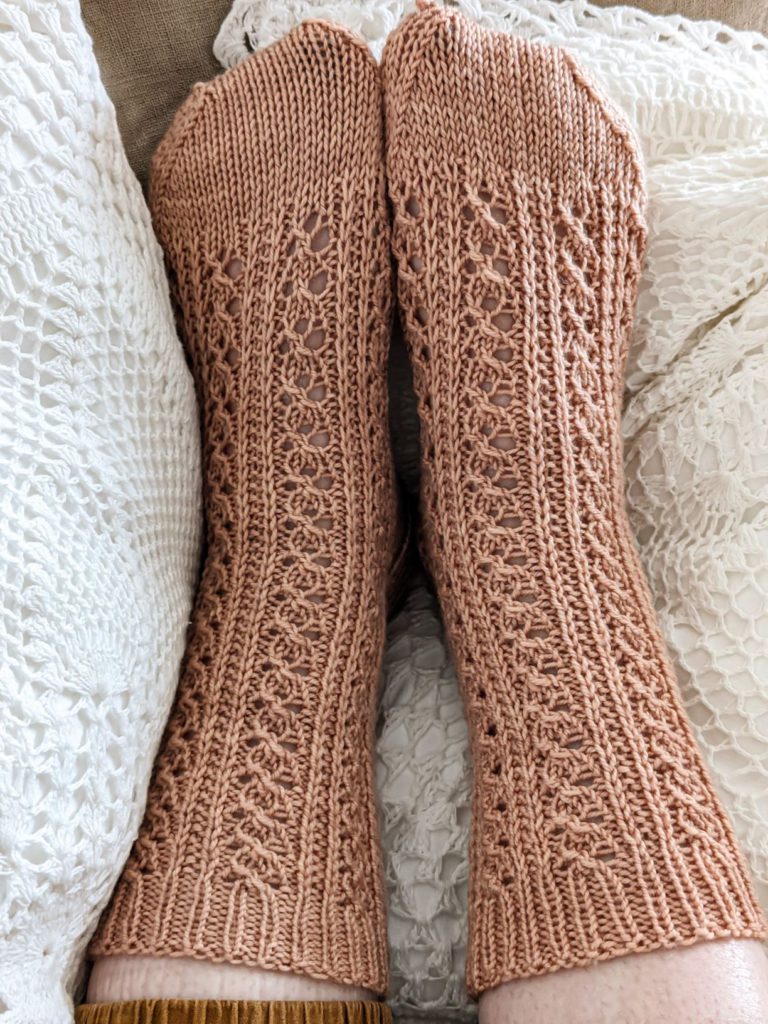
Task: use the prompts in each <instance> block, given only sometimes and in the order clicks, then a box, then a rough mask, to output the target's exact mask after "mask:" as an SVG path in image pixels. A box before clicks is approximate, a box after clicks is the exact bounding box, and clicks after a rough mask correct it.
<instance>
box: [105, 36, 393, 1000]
mask: <svg viewBox="0 0 768 1024" xmlns="http://www.w3.org/2000/svg"><path fill="white" fill-rule="evenodd" d="M151 194H152V209H153V217H154V220H155V225H156V228H157V231H158V234H159V236H160V238H161V241H162V243H163V246H164V249H165V252H166V257H167V261H168V266H169V270H170V273H171V276H172V280H173V291H174V293H175V298H176V303H177V307H178V315H179V323H180V327H181V332H182V334H183V336H184V340H185V343H186V346H187V349H188V352H189V355H190V359H191V362H192V366H193V371H194V375H195V379H196V384H197V391H198V398H199V403H200V409H201V428H202V439H203V449H204V469H205V512H206V538H207V554H206V560H205V565H204V571H203V575H202V581H201V584H200V589H199V593H198V598H197V602H196V607H195V612H194V616H193V620H192V623H191V627H190V633H189V638H188V646H187V652H186V659H185V667H184V671H183V674H182V678H181V681H180V685H179V690H178V694H177V699H176V703H175V706H174V710H173V712H172V715H171V718H170V721H169V724H168V727H167V731H166V735H165V737H164V740H163V744H162V748H161V751H160V754H159V756H158V759H157V761H156V765H155V771H154V776H153V782H152V786H151V790H150V793H149V799H148V805H147V811H146V816H145V819H144V823H143V825H142V828H141V831H140V834H139V837H138V839H137V841H136V843H135V845H134V848H133V851H132V853H131V855H130V858H129V860H128V862H127V864H126V866H125V869H124V871H123V874H122V877H121V879H120V881H119V884H118V886H117V888H116V890H115V892H114V894H113V897H112V901H111V903H110V906H109V907H108V908H107V910H106V911H105V914H104V915H103V918H102V921H101V924H100V927H99V930H98V932H97V934H96V936H95V938H94V940H93V942H92V944H91V954H92V955H94V956H108V955H111V954H117V953H122V954H131V953H133V954H145V955H154V954H156V955H170V956H182V955H183V956H192V957H198V958H203V959H208V960H213V961H225V962H230V963H236V964H250V965H252V966H257V967H262V968H268V969H272V970H280V971H290V972H295V973H299V974H305V975H309V976H312V977H316V978H329V979H332V980H334V981H336V982H340V983H346V984H350V985H356V986H361V987H364V988H368V989H371V990H373V991H375V992H378V993H381V992H383V991H384V990H385V988H386V983H387V955H386V918H385V906H384V896H383V885H382V870H381V864H380V852H379V840H378V825H377V818H376V808H375V800H374V790H373V768H372V734H373V716H374V709H375V698H376V690H377V682H378V673H379V664H380V659H381V652H382V644H383V637H384V623H385V589H386V582H387V570H388V567H389V564H390V562H391V560H392V558H393V555H394V538H395V529H396V524H395V520H396V514H395V499H394V491H393V475H392V468H391V460H390V454H389V448H388V433H387V422H386V382H385V363H386V355H387V347H388V331H389V322H390V310H391V270H390V262H389V232H388V223H387V215H386V200H385V189H384V181H383V158H382V125H381V95H380V84H379V78H378V69H377V67H376V65H375V63H374V62H373V60H372V58H371V57H370V55H369V54H368V52H367V50H366V49H365V47H364V46H363V44H362V43H359V42H358V41H356V40H355V39H354V38H353V37H352V36H351V35H350V34H349V33H348V32H346V31H345V30H343V29H337V28H334V27H332V26H329V25H325V24H323V23H319V22H306V23H303V24H302V25H300V26H299V27H298V28H296V29H295V30H294V31H293V32H292V33H291V34H290V35H289V36H288V37H286V38H285V39H283V40H282V41H280V42H279V43H277V44H275V45H273V46H272V47H270V48H269V49H267V50H265V51H262V52H260V53H258V54H255V55H254V56H253V57H252V58H250V59H249V60H248V61H246V62H245V63H243V64H242V65H240V66H238V67H237V68H235V69H233V70H232V71H229V72H227V73H225V74H224V75H222V76H221V77H220V78H219V79H217V80H215V81H214V82H213V83H211V84H209V85H206V86H201V87H198V88H197V89H196V90H195V91H194V92H193V95H192V96H191V98H190V99H189V101H188V102H187V104H186V105H185V107H184V108H182V110H181V111H180V113H179V114H178V115H177V118H176V120H175V122H174V124H173V126H172V128H171V130H170V132H169V134H168V136H167V137H166V138H165V140H164V141H163V143H162V144H161V146H160V148H159V150H158V153H157V155H156V157H155V160H154V164H153V175H152V189H151ZM254 1019H255V1018H254ZM259 1019H260V1018H259ZM265 1019H266V1018H265ZM269 1019H272V1018H269ZM323 1019H324V1018H323ZM355 1019H356V1018H355Z"/></svg>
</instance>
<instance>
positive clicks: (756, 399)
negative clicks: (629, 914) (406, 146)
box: [215, 0, 768, 1021]
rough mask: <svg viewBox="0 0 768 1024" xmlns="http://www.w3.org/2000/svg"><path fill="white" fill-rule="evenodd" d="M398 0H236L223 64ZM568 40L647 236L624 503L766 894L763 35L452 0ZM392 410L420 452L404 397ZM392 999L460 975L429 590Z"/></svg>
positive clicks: (412, 725)
mask: <svg viewBox="0 0 768 1024" xmlns="http://www.w3.org/2000/svg"><path fill="white" fill-rule="evenodd" d="M412 6H413V4H412V3H408V2H402V0H362V2H357V3H348V2H345V0H335V2H323V0H286V2H284V3H282V4H274V3H269V2H268V0H267V2H265V0H234V4H233V9H232V12H231V14H230V15H229V17H228V18H227V20H226V21H225V23H224V25H223V27H222V29H221V32H220V34H219V37H218V39H217V42H216V46H215V52H216V54H217V56H218V57H219V59H220V60H221V62H222V63H223V64H224V65H227V66H229V65H232V64H234V63H236V62H237V61H238V60H240V59H242V58H243V57H244V56H245V55H246V54H247V53H248V52H249V50H251V49H256V48H257V47H259V46H264V45H266V44H268V43H270V42H272V41H273V40H274V39H276V38H277V37H279V36H280V35H281V34H282V33H283V32H285V31H287V30H289V29H290V28H291V26H292V25H293V24H295V23H296V21H298V20H301V19H302V18H305V17H308V16H314V17H326V18H331V19H333V20H337V21H342V22H343V23H345V24H347V25H349V26H350V27H352V28H354V29H355V30H356V31H358V32H360V33H361V34H362V35H363V36H364V37H365V38H366V39H367V40H368V42H369V43H370V45H371V48H372V49H373V51H374V52H375V53H376V54H379V53H380V52H381V48H382V46H383V44H384V40H385V38H386V36H387V34H388V33H389V32H390V31H391V29H392V28H393V27H394V26H395V25H396V24H397V22H398V21H399V20H400V18H401V17H402V15H403V14H404V13H405V12H407V11H408V10H410V9H411V8H412ZM455 6H458V7H459V8H461V9H463V10H464V11H465V12H466V13H467V14H468V15H470V16H472V17H475V18H477V19H478V20H480V21H482V22H483V23H484V24H485V25H487V26H488V27H489V28H494V29H500V30H502V31H506V32H513V33H519V34H521V35H524V36H526V37H528V38H530V39H535V40H538V41H542V42H547V43H555V44H558V45H562V46H565V47H567V48H568V49H569V50H571V51H572V52H573V53H574V54H575V55H576V56H577V57H578V59H579V60H581V61H582V62H583V63H584V64H585V65H587V66H588V67H589V68H590V69H591V70H592V71H593V72H594V74H595V75H596V77H597V78H598V79H599V80H600V81H601V82H602V83H603V85H604V87H605V89H606V90H607V92H608V93H609V94H610V96H611V97H612V98H613V100H614V101H615V102H616V103H617V104H618V105H619V106H620V107H621V108H622V109H623V110H624V112H625V113H626V115H627V116H628V117H629V118H630V120H631V121H632V123H633V124H634V126H635V128H636V131H637V134H638V136H639V138H640V140H641V142H642V145H643V149H644V153H645V159H646V162H647V166H648V191H649V197H650V206H649V221H650V246H649V251H648V256H647V262H646V269H645V274H644V277H643V281H642V286H641V293H640V299H639V304H638V310H637V317H636V325H635V332H634V339H633V344H632V347H631V351H630V357H629V367H628V374H627V391H626V405H625V410H624V437H625V465H626V472H627V481H628V489H627V496H628V501H629V506H630V512H631V516H632V523H633V526H634V529H635V533H636V536H637V540H638V544H639V546H640V551H641V554H642V558H643V562H644V565H645V569H646V572H647V574H648V576H649V578H650V582H651V587H652V590H653V593H654V597H655V600H656V607H657V609H658V613H659V616H660V619H661V624H662V627H663V630H664V633H665V636H666V638H667V641H668V644H669V647H670V650H671V652H672V655H673V658H674V661H675V664H676V667H677V671H678V677H679V680H680V685H681V687H682V691H683V696H684V699H685V704H686V707H687V710H688V713H689V715H690V717H691V719H692V720H693V723H694V727H695V730H696V735H697V737H698V739H699V742H700V743H701V745H702V748H703V750H704V752H705V754H706V758H707V761H708V763H709V765H710V768H711V770H712V772H713V775H714V777H715V780H716V783H717V785H718V788H719V791H720V794H721V796H722V797H723V799H724V801H725V804H726V806H727V808H728V810H729V812H730V814H731V816H732V818H733V820H734V823H735V826H736V830H737V833H738V836H739V838H740V840H741V842H742V843H743V845H744V847H745V849H746V852H747V854H748V856H749V859H750V862H751V865H752V869H753V871H754V873H755V876H756V878H757V881H758V885H759V889H760V895H761V898H762V901H763V905H764V906H766V908H768V40H766V39H765V38H763V37H762V36H760V35H758V34H755V33H746V32H734V31H731V30H730V29H728V28H726V27H725V26H724V25H720V24H716V23H714V22H705V23H704V22H699V23H694V22H691V21H688V20H686V19H684V18H681V17H667V18H660V17H651V16H649V15H646V14H643V13H641V12H639V11H636V10H633V9H631V8H628V7H622V8H613V9H608V10H603V9H600V8H597V7H593V6H590V5H589V4H587V3H586V2H584V0H570V2H569V0H566V2H564V3H562V4H558V3H554V2H551V0H458V2H457V3H456V4H455ZM395 409H396V411H397V412H398V413H399V414H404V415H405V421H404V422H403V421H400V422H396V423H395V424H394V428H395V433H396V437H397V439H398V445H397V454H398V456H399V459H400V462H401V467H402V468H403V469H404V470H405V472H406V474H408V475H409V477H410V479H411V481H412V482H413V480H414V470H415V466H416V465H417V464H418V458H417V451H416V444H417V436H416V431H415V429H414V427H415V421H414V416H413V409H412V408H411V407H410V405H409V403H408V402H407V400H405V399H404V398H403V396H402V395H398V396H396V401H395ZM378 770H379V782H380V799H381V804H382V813H383V823H384V845H385V853H386V864H387V877H388V881H389V898H390V945H391V952H392V968H393V988H392V993H391V995H392V1002H393V1005H394V1007H395V1008H396V1010H397V1011H398V1016H399V1017H400V1018H401V1019H407V1018H408V1017H409V1016H410V1015H411V1014H413V1013H418V1016H419V1019H423V1016H424V1014H425V1012H426V1011H431V1012H430V1013H428V1015H429V1016H434V1019H437V1020H441V1021H446V1020H451V1019H457V1020H464V1019H472V1018H473V1016H474V1010H473V1007H472V1006H471V1005H470V1004H468V1002H467V998H466V994H465V992H464V988H463V984H462V970H463V961H464V952H465V938H466V923H465V909H466V879H467V862H466V846H467V833H468V826H469V819H470V807H469V794H470V764H469V760H468V749H467V737H466V730H465V725H464V720H463V716H462V711H461V702H460V699H459V697H458V693H457V688H456V682H455V679H454V676H453V673H452V670H451V667H450V663H449V660H448V656H447V653H446V649H445V646H444V643H443V638H442V635H441V632H440V626H439V622H438V617H437V609H436V607H435V604H434V601H433V599H432V598H431V596H430V595H429V593H428V592H427V591H426V590H425V589H424V587H423V586H416V587H415V588H414V590H413V592H412V593H411V595H410V598H409V601H408V604H407V607H406V608H405V610H404V611H403V612H402V613H401V614H400V615H399V616H398V618H397V619H396V620H395V621H394V622H393V623H392V625H391V629H390V638H389V647H388V651H387V657H386V670H385V681H384V693H383V709H382V718H381V729H380V734H379V741H378Z"/></svg>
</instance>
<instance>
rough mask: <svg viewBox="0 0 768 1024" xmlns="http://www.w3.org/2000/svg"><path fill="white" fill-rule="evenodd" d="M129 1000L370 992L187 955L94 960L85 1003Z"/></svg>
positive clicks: (309, 997) (348, 996)
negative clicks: (212, 961)
mask: <svg viewBox="0 0 768 1024" xmlns="http://www.w3.org/2000/svg"><path fill="white" fill-rule="evenodd" d="M129 999H242V1000H254V1001H282V1000H291V1001H294V1000H298V1001H301V1002H304V1001H315V1000H319V1001H325V1000H343V1001H353V1000H354V1001H357V1000H362V999H375V996H374V995H373V993H372V992H369V991H367V989H363V988H355V987H353V986H352V985H339V984H337V983H336V982H334V981H321V980H316V979H315V978H307V977H303V976H300V975H298V974H288V973H280V972H278V971H266V970H262V969H261V968H258V967H246V966H243V965H242V964H215V963H211V962H210V961H208V960H193V959H192V958H190V957H152V956H109V957H103V958H101V959H99V960H97V961H96V962H95V963H94V966H93V970H92V971H91V977H90V981H89V983H88V1002H89V1003H114V1002H122V1001H123V1000H129Z"/></svg>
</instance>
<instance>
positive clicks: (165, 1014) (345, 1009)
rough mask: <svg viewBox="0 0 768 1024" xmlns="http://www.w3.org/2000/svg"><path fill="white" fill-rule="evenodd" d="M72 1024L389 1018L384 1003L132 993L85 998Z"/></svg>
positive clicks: (292, 1023) (363, 1023)
mask: <svg viewBox="0 0 768 1024" xmlns="http://www.w3.org/2000/svg"><path fill="white" fill-rule="evenodd" d="M75 1024H392V1013H391V1011H390V1009H389V1007H388V1006H387V1005H386V1004H385V1003H376V1002H364V1001H357V1002H248V1001H239V1000H235V999H134V1000H131V1001H130V1002H124V1003H86V1004H85V1005H83V1006H78V1007H77V1009H76V1011H75Z"/></svg>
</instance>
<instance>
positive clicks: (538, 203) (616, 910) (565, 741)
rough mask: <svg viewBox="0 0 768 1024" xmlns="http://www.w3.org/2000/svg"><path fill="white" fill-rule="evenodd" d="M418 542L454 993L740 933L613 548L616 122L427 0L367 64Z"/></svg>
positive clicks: (636, 181) (720, 830) (623, 171)
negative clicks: (452, 901)
mask: <svg viewBox="0 0 768 1024" xmlns="http://www.w3.org/2000/svg"><path fill="white" fill-rule="evenodd" d="M383 72H384V88H385V106H386V134H387V143H386V145H387V173H388V185H389V189H390V198H391V202H392V206H393V210H394V217H395V222H394V237H393V244H394V248H395V252H396V255H397V259H398V264H399V276H398V294H399V302H400V306H401V315H402V319H403V323H404V328H405V332H406V336H407V340H408V344H409V348H410V352H411V357H412V362H413V366H414V373H415V385H416V390H417V395H418V399H419V408H420V416H421V426H422V449H423V456H422V458H423V478H422V498H423V515H424V519H425V537H424V546H425V551H426V556H427V560H428V562H429V565H430V567H431V571H432V573H433V576H434V579H435V582H436V586H437V589H438V593H439V596H440V600H441V603H442V607H443V612H444V615H445V620H446V627H447V631H448V635H449V638H450V642H451V646H452V649H453V652H454V655H455V659H456V663H457V668H458V671H459V675H460V678H461V681H462V685H463V689H464V693H465V698H466V704H467V709H468V716H469V719H470V725H471V731H472V745H473V757H474V771H475V797H474V827H473V837H472V847H471V871H472V876H471V881H470V936H469V953H468V984H469V987H470V990H471V991H472V992H474V993H479V992H482V991H484V990H486V989H488V988H490V987H491V986H494V985H497V984H499V983H500V982H502V981H504V980H508V979H513V978H520V977H525V976H530V975H535V974H543V973H546V972H549V971H553V970H556V969H558V968H561V967H570V966H575V965H585V964H590V963H594V962H595V961H599V960H606V959H610V958H612V957H616V956H620V955H622V954H625V953H630V952H637V951H644V950H651V949H655V948H665V947H674V946H678V945H687V944H690V943H692V942H695V941H697V940H701V939H714V938H717V937H724V936H736V937H759V936H761V935H762V934H763V927H764V925H763V921H762V918H761V915H760V911H759V909H758V906H757V903H756V901H755V897H754V894H753V892H752V888H751V884H750V881H749V878H748V875H747V872H746V870H745V867H744V864H743V861H742V858H741V856H740V854H739V852H738V849H737V846H736V842H735V840H734V837H733V834H732V831H731V828H730V826H729V823H728V821H727V819H726V817H725V815H724V812H723V810H722V809H721V806H720V804H719V802H718V800H717V797H716V796H715V794H714V791H713V788H712V785H711V783H710V780H709V778H708V776H707V774H706V771H705V769H704V766H703V763H702V760H701V757H700V755H699V752H698V749H697V747H696V744H695V742H694V740H693V738H692V735H691V732H690V728H689V726H688V724H687V722H686V720H685V715H684V712H683V709H682V707H681V703H680V700H679V695H678V692H677V688H676V683H675V679H674V675H673V672H672V670H671V668H670V665H669V663H668V660H667V656H666V654H665V649H664V644H663V641H662V638H661V636H660V634H659V630H658V627H657V624H656V622H655V619H654V613H653V608H652V604H651V600H650V596H649V592H648V589H647V585H646V582H645V580H644V577H643V574H642V571H641V567H640V564H639V561H638V556H637V552H636V549H635V546H634V543H633V540H632V537H631V533H630V528H629V524H628V520H627V516H626V512H625V507H624V499H623V478H622V469H621V438H620V430H619V414H620V400H621V392H622V373H623V363H624V357H625V349H626V345H627V340H628V335H629V331H630V327H631V322H632V314H633V305H634V301H635V295H636V290H637V282H638V275H639V269H640V264H641V257H642V252H643V246H644V237H645V230H644V223H643V214H642V206H643V186H642V175H641V172H640V168H639V163H638V157H637V154H636V152H635V149H634V146H633V142H632V138H631V135H630V133H629V131H628V130H627V128H626V127H625V125H624V124H623V122H622V120H621V118H620V117H618V116H617V115H616V114H615V113H614V112H613V111H612V110H611V109H610V105H609V104H608V103H607V101H605V100H604V99H603V98H602V97H601V95H600V93H599V92H598V90H597V89H596V87H595V86H594V85H593V84H592V83H591V82H590V81H589V80H588V79H587V77H586V76H585V75H584V74H583V73H582V71H581V70H580V69H579V68H578V66H577V65H576V64H575V62H574V61H573V60H572V59H571V58H570V57H569V56H568V55H567V54H566V53H565V52H563V51H561V50H558V49H553V48H547V47H541V46H534V45H531V44H530V43H528V42H526V41H523V40H520V39H516V38H513V37H511V36H507V35H501V34H492V33H489V32H486V31H485V30H483V29H482V28H480V27H479V26H477V25H474V24H472V23H471V22H469V21H468V20H466V19H464V18H463V17H461V16H460V15H458V14H455V13H449V12H447V11H444V10H442V9H439V8H436V7H432V6H427V7H425V9H423V10H422V11H421V12H419V13H417V14H415V15H413V16H412V17H410V18H409V19H407V20H406V21H405V22H404V23H403V25H402V26H401V27H400V28H399V29H398V30H397V31H396V33H395V34H394V35H393V36H392V37H391V38H390V40H389V42H388V44H387V47H386V50H385V55H384V62H383Z"/></svg>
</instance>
